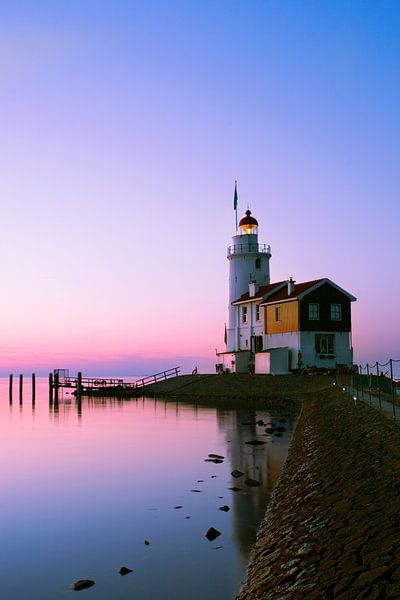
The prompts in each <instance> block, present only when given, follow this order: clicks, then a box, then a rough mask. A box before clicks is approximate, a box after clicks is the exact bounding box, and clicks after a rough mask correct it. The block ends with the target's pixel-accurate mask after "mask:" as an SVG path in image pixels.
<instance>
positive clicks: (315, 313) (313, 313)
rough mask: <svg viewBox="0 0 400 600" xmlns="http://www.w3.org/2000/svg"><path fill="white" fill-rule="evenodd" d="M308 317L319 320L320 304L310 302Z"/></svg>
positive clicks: (311, 319)
mask: <svg viewBox="0 0 400 600" xmlns="http://www.w3.org/2000/svg"><path fill="white" fill-rule="evenodd" d="M308 318H309V319H310V321H318V319H319V304H317V303H316V302H310V303H309V305H308Z"/></svg>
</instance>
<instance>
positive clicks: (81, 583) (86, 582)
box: [71, 579, 95, 592]
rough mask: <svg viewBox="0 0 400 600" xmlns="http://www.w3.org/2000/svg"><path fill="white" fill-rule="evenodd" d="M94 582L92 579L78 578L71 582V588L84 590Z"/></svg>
mask: <svg viewBox="0 0 400 600" xmlns="http://www.w3.org/2000/svg"><path fill="white" fill-rule="evenodd" d="M94 584H95V582H94V581H93V580H92V579H79V580H78V581H75V583H73V584H72V586H71V587H72V589H73V590H75V591H77V592H79V590H86V589H87V588H90V587H92V585H94Z"/></svg>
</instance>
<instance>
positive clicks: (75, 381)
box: [49, 367, 181, 396]
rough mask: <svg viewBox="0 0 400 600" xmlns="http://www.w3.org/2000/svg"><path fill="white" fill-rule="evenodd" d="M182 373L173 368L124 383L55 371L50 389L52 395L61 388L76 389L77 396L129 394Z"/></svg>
mask: <svg viewBox="0 0 400 600" xmlns="http://www.w3.org/2000/svg"><path fill="white" fill-rule="evenodd" d="M180 372H181V368H180V367H173V368H172V369H167V370H166V371H160V372H159V373H155V374H154V375H149V376H147V377H142V378H141V379H137V380H136V381H124V380H123V379H117V378H109V377H83V376H82V373H80V372H79V373H78V375H77V377H71V376H70V375H69V371H68V370H67V369H55V370H54V373H50V375H49V388H50V392H51V393H52V390H53V389H54V390H55V392H56V393H58V392H57V391H58V389H59V388H75V390H76V394H77V396H81V395H85V393H86V394H89V395H90V394H93V393H95V394H97V395H99V394H101V390H108V391H110V390H114V391H115V392H118V393H120V392H121V391H125V392H128V391H129V390H136V389H139V388H144V387H146V386H147V385H151V384H153V383H157V382H159V381H165V380H166V379H170V378H171V377H177V376H178V375H179V374H180Z"/></svg>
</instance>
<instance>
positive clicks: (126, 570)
mask: <svg viewBox="0 0 400 600" xmlns="http://www.w3.org/2000/svg"><path fill="white" fill-rule="evenodd" d="M118 573H119V574H120V575H128V573H132V569H128V567H121V568H120V570H119V571H118Z"/></svg>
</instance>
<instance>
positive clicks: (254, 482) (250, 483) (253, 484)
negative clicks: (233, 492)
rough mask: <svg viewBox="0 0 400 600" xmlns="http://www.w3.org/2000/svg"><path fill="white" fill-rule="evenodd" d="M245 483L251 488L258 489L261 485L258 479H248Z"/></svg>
mask: <svg viewBox="0 0 400 600" xmlns="http://www.w3.org/2000/svg"><path fill="white" fill-rule="evenodd" d="M244 483H245V485H248V486H249V487H258V486H259V485H260V482H259V481H257V479H251V477H249V478H248V479H246V480H245V482H244Z"/></svg>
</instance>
